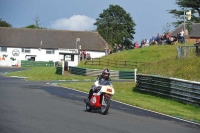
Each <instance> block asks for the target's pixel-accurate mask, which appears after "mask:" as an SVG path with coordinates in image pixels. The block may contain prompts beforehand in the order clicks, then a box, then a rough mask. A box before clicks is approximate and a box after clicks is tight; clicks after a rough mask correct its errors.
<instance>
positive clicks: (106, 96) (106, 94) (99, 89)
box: [86, 80, 115, 114]
mask: <svg viewBox="0 0 200 133" xmlns="http://www.w3.org/2000/svg"><path fill="white" fill-rule="evenodd" d="M94 85H95V86H96V88H95V89H94V93H93V95H92V97H91V99H90V101H89V102H86V111H88V112H91V111H92V110H100V113H101V114H107V112H108V110H109V108H110V103H111V98H112V96H113V95H114V93H115V90H114V88H113V85H112V83H111V82H110V81H101V80H100V81H98V80H97V81H96V82H95V83H94Z"/></svg>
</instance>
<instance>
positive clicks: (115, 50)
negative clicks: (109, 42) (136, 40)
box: [113, 43, 117, 53]
mask: <svg viewBox="0 0 200 133" xmlns="http://www.w3.org/2000/svg"><path fill="white" fill-rule="evenodd" d="M115 52H117V44H116V43H115V45H114V49H113V53H115Z"/></svg>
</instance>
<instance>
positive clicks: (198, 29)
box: [170, 23, 200, 38]
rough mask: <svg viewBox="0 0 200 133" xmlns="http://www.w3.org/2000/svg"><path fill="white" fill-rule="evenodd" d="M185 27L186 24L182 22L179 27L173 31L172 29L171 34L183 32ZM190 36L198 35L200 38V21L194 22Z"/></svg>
mask: <svg viewBox="0 0 200 133" xmlns="http://www.w3.org/2000/svg"><path fill="white" fill-rule="evenodd" d="M182 29H184V24H181V25H180V26H178V27H177V28H175V29H174V30H173V31H171V33H170V34H171V35H172V36H176V35H177V33H179V32H181V30H182ZM185 29H186V25H185ZM189 36H190V37H195V38H196V37H197V38H200V23H193V24H192V30H191V31H190V34H189Z"/></svg>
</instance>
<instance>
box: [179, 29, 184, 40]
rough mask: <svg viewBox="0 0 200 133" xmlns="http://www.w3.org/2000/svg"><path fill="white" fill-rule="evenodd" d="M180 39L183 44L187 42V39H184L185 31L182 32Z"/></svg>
mask: <svg viewBox="0 0 200 133" xmlns="http://www.w3.org/2000/svg"><path fill="white" fill-rule="evenodd" d="M180 39H181V42H182V43H184V42H185V37H184V31H183V29H182V31H181V32H180Z"/></svg>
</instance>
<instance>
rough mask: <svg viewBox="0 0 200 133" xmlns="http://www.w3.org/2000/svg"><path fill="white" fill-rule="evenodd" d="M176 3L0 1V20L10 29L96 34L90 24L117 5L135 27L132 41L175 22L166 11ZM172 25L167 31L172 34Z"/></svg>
mask: <svg viewBox="0 0 200 133" xmlns="http://www.w3.org/2000/svg"><path fill="white" fill-rule="evenodd" d="M175 1H176V0H0V18H1V19H2V20H4V21H6V22H8V23H9V24H11V25H12V27H14V28H20V27H25V26H28V25H31V24H35V19H36V17H38V18H39V26H40V27H45V28H52V29H55V30H76V31H85V30H96V26H94V25H93V24H94V23H95V22H96V19H97V18H98V17H99V14H101V13H103V10H105V9H107V8H109V5H111V4H112V5H119V6H121V7H122V8H123V9H124V10H125V11H126V12H127V13H130V15H131V17H132V20H133V21H134V22H135V23H136V26H135V32H136V34H134V35H133V36H134V41H138V42H141V41H142V39H150V38H151V37H152V35H154V36H156V35H157V33H160V34H162V32H163V27H165V26H166V24H167V23H169V24H171V23H172V22H175V21H176V19H175V18H173V15H172V14H169V13H168V11H167V10H171V9H178V6H177V5H176V4H175ZM173 28H174V27H173V25H171V29H170V30H173Z"/></svg>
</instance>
